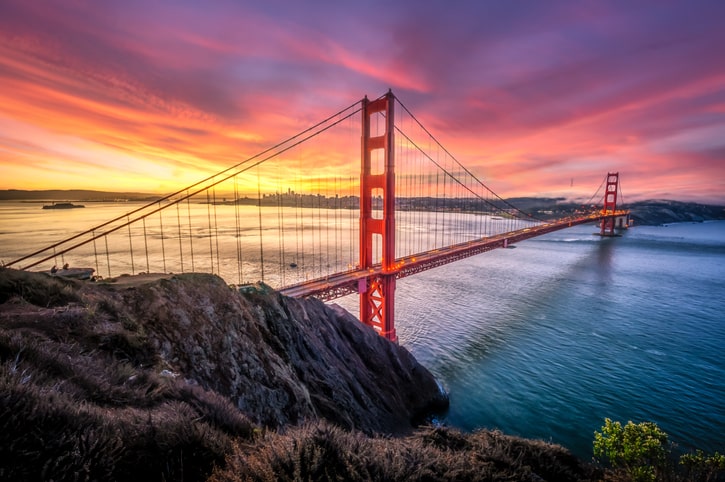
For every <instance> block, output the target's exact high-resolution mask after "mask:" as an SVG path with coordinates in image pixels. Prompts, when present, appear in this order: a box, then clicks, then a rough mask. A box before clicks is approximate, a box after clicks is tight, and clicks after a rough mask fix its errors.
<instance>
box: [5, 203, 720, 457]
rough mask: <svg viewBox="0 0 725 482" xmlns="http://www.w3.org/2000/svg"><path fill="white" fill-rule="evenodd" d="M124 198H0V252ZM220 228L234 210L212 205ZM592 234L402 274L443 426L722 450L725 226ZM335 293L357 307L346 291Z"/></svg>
mask: <svg viewBox="0 0 725 482" xmlns="http://www.w3.org/2000/svg"><path fill="white" fill-rule="evenodd" d="M128 209H130V208H129V205H125V204H119V205H113V204H89V205H88V206H87V207H86V208H85V209H78V210H71V211H70V212H53V211H48V210H42V209H41V208H40V206H39V205H37V204H21V203H0V261H8V260H9V259H13V258H14V257H18V256H20V255H23V254H27V253H28V252H29V251H32V250H34V249H37V248H40V247H43V246H47V245H48V244H51V243H53V242H55V241H58V240H59V239H60V238H62V237H64V236H67V235H69V234H72V233H73V232H78V231H81V230H82V229H84V228H87V227H90V226H93V225H95V224H98V223H100V222H102V221H104V220H108V219H110V218H112V217H113V216H116V215H118V214H119V213H123V212H125V210H128ZM205 209H206V208H205V207H204V209H203V210H205ZM172 214H175V213H172ZM290 217H291V219H293V220H294V219H295V216H294V215H291V216H290ZM318 217H319V216H318ZM330 218H331V219H334V218H335V213H333V214H331V216H330ZM253 219H254V220H256V219H257V218H256V214H255V216H254V217H253ZM170 222H173V216H172V219H171V220H170ZM254 222H256V221H254ZM225 223H227V224H230V225H231V226H233V225H234V219H233V218H230V219H226V220H225V219H223V218H222V217H221V213H220V224H221V225H222V226H226V224H225ZM172 224H173V223H172ZM252 224H253V223H252ZM594 231H596V228H595V227H593V226H579V227H574V228H569V229H566V230H563V231H559V232H556V233H551V234H548V235H546V236H542V237H539V238H534V239H530V240H527V241H524V242H521V243H519V244H518V245H517V246H516V248H515V249H498V250H494V251H491V252H488V253H485V254H482V255H479V256H474V257H472V258H468V259H465V260H462V261H459V262H456V263H452V264H449V265H446V266H442V267H439V268H436V269H433V270H430V271H425V272H423V273H420V274H417V275H415V276H412V277H409V278H404V279H402V280H400V281H399V282H398V286H397V293H396V327H397V333H398V337H399V340H400V343H401V344H402V345H403V346H405V347H406V348H408V349H409V350H410V351H411V352H412V353H413V354H414V355H415V356H416V358H418V360H419V361H420V362H421V363H423V364H424V365H425V366H427V367H428V368H429V369H430V370H431V371H432V372H433V373H434V374H435V375H436V376H437V377H438V378H439V379H440V381H441V382H442V383H443V385H444V386H445V387H446V389H447V390H448V391H449V392H450V396H451V406H450V410H449V412H448V413H447V414H446V416H445V417H444V418H443V419H442V422H443V423H446V424H448V425H451V426H455V427H459V428H461V429H463V430H475V429H478V428H498V429H501V430H503V431H504V432H506V433H510V434H515V435H520V436H524V437H533V438H540V439H543V440H547V441H553V442H556V443H560V444H562V445H564V446H566V447H568V448H570V449H571V450H572V451H573V452H574V453H575V454H577V455H579V456H580V457H583V458H589V457H591V452H592V449H591V446H592V440H593V433H594V431H595V430H597V429H599V428H600V427H601V426H602V425H603V421H604V418H605V417H609V418H612V419H615V420H620V421H622V422H626V421H627V420H632V421H635V422H640V421H654V422H657V423H658V424H659V425H660V427H661V428H662V429H663V430H665V431H666V432H667V433H668V434H669V435H670V438H671V440H672V441H674V442H676V443H677V444H679V446H680V448H681V449H682V450H688V449H691V448H695V447H696V448H701V449H703V450H706V451H709V452H714V451H716V450H717V451H719V452H720V453H724V452H725V435H724V434H725V355H724V354H723V353H725V222H709V223H698V224H676V225H670V226H668V227H649V226H639V227H635V228H633V229H630V230H629V231H627V232H626V233H625V234H624V236H622V237H619V238H600V237H598V236H594V235H592V233H593V232H594ZM340 234H344V233H340ZM353 237H354V236H353ZM342 238H343V236H338V235H337V234H335V235H332V236H331V238H330V239H331V240H337V239H342ZM232 239H233V238H232ZM318 239H319V238H318ZM121 241H122V245H123V246H126V245H127V244H126V243H128V239H122V240H121ZM139 243H140V242H139ZM139 243H137V247H138V246H140V244H139ZM292 244H294V243H292ZM276 245H277V242H276V240H274V239H273V240H272V242H271V247H270V251H273V250H274V249H275V248H276ZM123 246H122V247H123ZM170 246H171V245H170ZM202 246H203V245H202ZM309 254H310V253H307V255H308V257H309ZM317 254H318V255H320V252H318V253H317ZM197 255H199V253H198V252H197ZM154 256H156V255H154ZM90 261H92V258H90ZM223 261H224V262H223V263H222V267H223V266H225V265H230V266H234V265H236V263H235V261H234V260H226V259H224V260H223ZM88 262H89V260H87V259H86V260H84V259H80V260H79V259H76V258H72V259H71V264H73V265H84V263H88ZM197 263H201V261H200V260H199V258H197ZM88 265H89V266H91V265H92V264H88ZM44 268H45V269H47V268H50V264H49V265H48V266H44ZM203 269H204V266H201V268H200V270H203ZM233 274H234V273H233ZM229 281H230V282H234V279H233V278H232V279H230V280H229ZM335 302H337V303H339V304H341V305H343V306H345V307H347V308H348V309H350V311H352V312H353V313H355V314H357V306H356V305H357V302H356V300H354V299H351V297H347V298H343V299H340V300H336V301H335Z"/></svg>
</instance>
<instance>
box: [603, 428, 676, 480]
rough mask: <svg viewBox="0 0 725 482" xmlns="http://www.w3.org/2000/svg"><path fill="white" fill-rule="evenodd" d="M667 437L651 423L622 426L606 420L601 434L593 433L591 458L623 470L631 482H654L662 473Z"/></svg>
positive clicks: (663, 472)
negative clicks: (592, 454)
mask: <svg viewBox="0 0 725 482" xmlns="http://www.w3.org/2000/svg"><path fill="white" fill-rule="evenodd" d="M668 453H669V451H668V442H667V434H666V433H665V432H663V431H662V430H661V429H660V428H659V427H658V426H657V424H656V423H654V422H641V423H637V424H635V423H632V422H631V421H630V422H627V425H625V426H622V424H621V423H620V422H613V421H612V420H610V419H608V418H606V419H604V426H603V427H602V431H601V432H594V456H595V457H597V458H600V459H606V460H608V461H609V463H610V464H611V465H612V467H615V468H622V469H624V470H625V471H626V472H627V473H628V474H629V476H630V477H631V478H632V480H635V481H647V482H649V481H655V480H658V477H659V479H661V478H662V477H660V475H662V474H665V473H666V464H667V455H668Z"/></svg>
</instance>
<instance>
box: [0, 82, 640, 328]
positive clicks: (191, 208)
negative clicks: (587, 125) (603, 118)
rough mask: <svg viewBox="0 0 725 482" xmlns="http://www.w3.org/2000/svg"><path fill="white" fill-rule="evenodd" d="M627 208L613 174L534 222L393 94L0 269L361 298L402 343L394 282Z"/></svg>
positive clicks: (618, 224)
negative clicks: (196, 277) (217, 279)
mask: <svg viewBox="0 0 725 482" xmlns="http://www.w3.org/2000/svg"><path fill="white" fill-rule="evenodd" d="M396 106H397V109H396ZM350 159H355V161H354V162H350ZM358 159H359V161H358ZM602 188H603V194H602V195H601V197H597V196H598V195H599V194H600V190H601V189H602ZM620 204H621V185H620V182H619V173H618V172H615V173H612V172H610V173H607V175H606V177H605V179H604V181H603V182H602V184H601V185H600V187H599V189H597V191H596V192H595V193H594V195H592V197H591V198H590V199H589V201H587V202H584V203H581V209H579V210H578V211H577V212H578V213H582V212H583V213H585V214H575V215H571V214H567V215H565V216H564V217H562V218H561V219H557V220H543V219H541V218H540V217H539V216H540V214H537V213H529V212H525V211H524V210H522V209H520V208H519V207H517V206H514V205H512V204H511V202H509V201H508V200H506V199H503V198H502V197H500V196H499V195H498V194H496V193H495V192H494V191H493V190H491V189H490V188H489V187H488V186H487V185H486V184H484V183H483V182H482V181H481V180H480V179H479V177H478V176H476V175H475V174H474V173H473V172H472V171H471V170H470V169H468V168H466V167H465V166H464V165H463V164H462V163H461V162H459V161H458V160H457V159H456V158H455V157H454V156H453V155H452V154H451V153H450V152H449V151H448V150H447V149H446V148H445V147H444V146H442V145H441V144H440V142H438V140H437V139H436V138H435V137H434V136H433V135H432V134H431V133H430V132H429V131H428V130H427V129H426V128H425V126H423V124H422V123H420V121H419V120H418V119H417V118H416V117H415V116H414V115H413V114H412V113H411V112H410V111H409V110H408V109H407V107H405V106H404V105H403V104H402V103H401V102H400V100H399V99H397V98H396V97H395V96H394V95H393V93H392V92H390V91H389V92H388V93H387V94H385V95H383V96H381V97H379V98H377V99H374V100H369V99H368V98H367V97H365V98H363V99H362V100H360V101H357V102H355V103H353V104H352V105H350V106H348V107H346V108H344V109H343V110H341V111H340V112H337V113H336V114H333V115H332V116H330V117H328V118H326V119H324V120H323V121H321V122H319V123H318V124H316V125H314V126H312V127H310V128H308V129H305V130H304V131H302V132H300V133H299V134H296V135H294V136H292V137H290V138H288V139H287V140H285V141H283V142H280V143H278V144H276V145H274V146H272V147H270V148H269V149H266V150H264V151H262V152H260V153H259V154H256V155H254V156H251V157H249V158H247V159H245V160H242V161H241V162H238V163H237V164H235V165H233V166H231V167H228V168H226V169H223V170H221V171H219V172H217V173H215V174H213V175H211V176H209V177H208V178H206V179H203V180H201V181H199V182H197V183H195V184H193V185H191V186H187V187H185V188H183V189H181V190H179V191H176V192H174V193H171V194H169V195H166V196H163V197H161V198H160V199H157V200H154V201H152V202H149V203H148V204H146V205H144V206H141V207H138V208H136V209H133V210H131V211H129V212H124V213H122V214H118V213H117V215H116V216H115V217H113V218H112V219H111V220H109V221H106V222H103V223H101V224H97V225H95V226H93V227H91V228H88V229H85V230H83V231H82V232H79V233H77V234H73V235H71V236H69V237H67V238H66V239H63V240H61V241H59V242H56V243H53V244H52V245H50V246H44V247H42V248H40V249H37V248H39V247H37V246H35V247H33V246H32V240H28V251H30V253H29V254H24V255H23V256H19V257H18V258H16V259H15V260H14V261H11V262H9V263H7V264H6V265H5V266H15V267H17V268H21V269H31V268H35V269H44V270H46V271H49V272H50V271H51V270H50V269H49V268H50V266H48V265H52V264H55V265H56V266H63V265H65V264H66V263H67V259H68V258H73V264H74V265H75V266H78V265H79V264H80V263H84V264H85V263H87V265H88V266H93V268H90V267H89V268H87V269H88V270H89V271H91V272H95V273H96V276H98V277H100V275H103V276H107V277H108V278H113V277H117V276H119V275H122V274H131V275H133V274H137V273H184V272H211V273H213V274H218V275H219V276H222V277H223V278H224V279H225V280H227V281H228V282H229V283H230V284H236V285H244V284H247V283H253V282H256V281H263V282H265V283H268V284H270V285H272V287H273V288H275V289H278V290H280V291H281V292H282V293H284V294H286V295H289V296H297V297H308V296H315V297H318V298H321V299H323V300H330V299H333V298H336V297H339V296H344V295H349V294H358V295H359V297H360V298H359V299H360V321H362V322H363V323H365V324H367V325H369V326H372V327H373V328H374V329H375V330H376V331H377V332H378V333H379V334H380V335H382V336H384V337H386V338H388V339H390V340H396V339H397V336H396V334H395V322H394V320H395V305H394V298H395V282H396V280H397V279H399V278H403V277H406V276H411V275H414V274H416V273H419V272H421V271H425V270H428V269H432V268H435V267H437V266H441V265H444V264H447V263H451V262H454V261H458V260H461V259H464V258H467V257H470V256H474V255H477V254H480V253H484V252H486V251H490V250H492V249H496V248H506V247H508V246H511V245H513V244H515V243H517V242H520V241H523V240H526V239H529V238H532V237H535V236H541V235H543V234H546V233H549V232H553V231H557V230H560V229H565V228H568V227H571V226H576V225H579V224H584V223H599V226H600V232H599V234H601V235H603V236H613V235H615V230H616V229H617V228H623V227H626V226H627V225H628V218H629V211H627V210H626V209H622V207H621V206H620ZM84 211H90V210H84Z"/></svg>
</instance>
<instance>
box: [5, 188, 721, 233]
mask: <svg viewBox="0 0 725 482" xmlns="http://www.w3.org/2000/svg"><path fill="white" fill-rule="evenodd" d="M160 197H161V195H159V194H149V193H140V192H108V191H91V190H84V189H67V190H63V189H51V190H42V191H27V190H20V189H6V190H0V201H36V202H41V201H85V202H93V201H96V202H102V201H115V200H128V201H154V200H156V199H159V198H160ZM266 199H268V200H271V201H273V199H272V198H271V197H268V198H266ZM333 199H334V198H333ZM351 199H353V200H357V196H351ZM420 199H422V198H420ZM426 199H428V200H430V199H429V198H426ZM246 201H247V203H249V204H255V205H256V203H257V200H256V199H252V198H249V199H246ZM271 201H270V202H271ZM239 202H241V201H239ZM264 202H265V201H263V203H264ZM317 202H318V203H319V200H317ZM431 202H432V201H431ZM442 202H444V203H445V202H448V203H454V199H452V198H448V199H447V200H444V201H442ZM492 203H493V204H495V205H497V206H498V207H499V208H500V209H509V208H510V207H511V206H515V207H517V208H518V209H520V210H521V211H523V212H526V213H531V214H533V215H534V217H536V218H538V219H554V218H561V217H564V216H570V215H572V214H574V213H575V212H577V211H580V210H581V209H582V208H583V206H582V205H581V204H580V203H575V202H572V201H569V200H567V199H565V198H543V197H517V198H509V199H506V200H505V201H498V200H494V201H492ZM454 204H455V203H454ZM273 205H275V206H276V205H277V202H276V201H274V204H273ZM436 207H437V208H440V207H442V205H439V204H438V202H436ZM623 207H626V208H628V209H631V210H632V218H633V219H634V225H635V226H641V225H659V224H667V223H682V222H701V221H709V220H725V206H717V205H711V204H698V203H693V202H682V201H670V200H663V199H653V200H647V201H637V202H634V203H627V204H626V205H625V206H623ZM417 209H426V204H425V203H422V204H417Z"/></svg>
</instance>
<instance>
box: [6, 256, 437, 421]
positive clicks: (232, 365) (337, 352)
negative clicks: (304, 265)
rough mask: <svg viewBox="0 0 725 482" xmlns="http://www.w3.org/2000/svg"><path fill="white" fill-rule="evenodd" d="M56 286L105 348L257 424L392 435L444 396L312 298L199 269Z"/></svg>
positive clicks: (404, 359) (368, 333)
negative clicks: (229, 281) (320, 421)
mask: <svg viewBox="0 0 725 482" xmlns="http://www.w3.org/2000/svg"><path fill="white" fill-rule="evenodd" d="M2 275H3V276H4V277H13V276H14V277H16V278H18V280H16V282H17V283H18V285H16V286H15V287H14V288H13V289H14V290H15V291H17V292H22V291H25V292H28V291H29V289H28V288H27V287H26V289H25V290H23V289H22V288H21V287H20V285H22V284H28V285H29V284H32V283H33V279H34V278H35V276H31V275H30V274H29V273H22V274H20V273H18V272H14V271H12V270H2ZM37 276H41V275H37ZM19 277H21V278H22V279H23V281H21V280H20V278H19ZM5 281H6V282H7V280H5ZM6 286H7V285H6ZM3 289H5V288H3ZM59 292H61V293H64V296H65V297H66V298H65V299H67V300H73V299H77V300H80V302H81V304H82V305H84V306H85V308H81V307H79V306H78V304H79V303H77V302H76V303H71V305H75V306H74V307H68V309H73V310H76V311H79V313H77V315H78V316H81V317H83V318H84V319H86V320H87V321H86V322H87V323H90V324H94V325H95V326H94V330H95V331H96V332H98V333H99V334H100V332H104V335H102V336H101V339H109V338H108V337H109V336H111V334H113V336H111V338H112V339H113V340H115V341H114V344H115V345H117V346H115V348H114V350H115V352H116V355H117V356H121V357H126V358H129V359H132V361H136V362H138V361H141V362H145V363H151V364H153V365H155V367H156V370H157V371H158V372H161V370H163V369H165V370H167V372H165V373H167V374H169V375H171V374H174V375H178V377H179V378H183V379H185V380H186V381H187V383H190V384H198V385H200V386H201V387H203V388H205V389H209V390H213V391H215V392H217V393H220V394H222V395H224V396H227V397H229V399H230V400H231V401H232V402H233V403H234V404H235V405H236V406H237V407H238V408H239V409H240V410H241V411H242V412H243V413H244V414H245V415H246V416H248V417H249V418H250V419H252V420H253V421H255V422H257V423H260V424H262V425H265V426H269V427H278V426H281V425H287V424H296V423H299V422H301V421H303V420H306V419H316V418H325V419H327V420H329V421H331V422H333V423H335V424H337V425H339V426H341V427H344V428H355V429H358V430H362V431H365V432H368V433H372V432H382V433H395V432H402V431H405V430H408V429H410V428H411V427H412V421H413V420H414V419H417V418H418V417H420V416H421V415H423V414H424V413H426V412H427V411H429V410H431V409H441V408H443V407H445V406H446V404H447V399H446V397H445V396H444V395H442V394H441V393H440V391H439V388H438V385H437V383H436V381H435V380H434V378H433V376H432V375H431V374H430V373H429V372H428V370H426V369H425V368H424V367H422V366H421V365H420V364H418V363H417V362H416V360H415V359H414V358H413V357H412V355H411V354H410V353H409V352H408V351H407V350H405V349H404V348H402V347H399V346H397V345H395V344H392V343H390V342H388V341H387V340H385V339H383V338H382V337H380V336H378V335H376V334H375V332H374V331H373V330H372V329H371V328H369V327H366V326H364V325H362V324H361V323H359V322H358V321H357V320H356V319H355V318H354V317H353V316H352V315H350V314H349V313H347V312H345V311H344V310H342V309H335V308H332V307H329V306H326V305H324V304H323V303H321V302H319V301H317V300H296V299H292V298H287V297H283V296H281V295H280V294H278V293H276V292H274V291H272V290H270V289H268V288H266V287H264V286H263V285H260V286H258V287H256V289H252V290H249V292H248V293H246V294H240V293H239V292H237V291H234V290H232V289H230V288H229V287H228V286H227V285H226V284H225V283H224V281H222V280H221V279H220V278H218V277H216V276H212V275H204V274H185V275H178V276H173V277H171V278H169V279H161V280H156V281H152V282H147V283H130V284H124V285H119V286H114V285H113V284H107V285H106V284H90V283H85V284H82V283H69V282H66V284H65V287H63V288H62V289H60V290H59ZM48 296H50V294H48ZM3 298H6V297H5V296H4V297H3ZM0 301H3V300H0ZM40 302H42V301H40ZM57 304H60V305H64V300H63V299H60V301H58V302H57ZM89 310H91V311H92V312H93V316H89V313H88V311H89ZM119 340H126V341H124V342H123V343H118V342H119ZM126 345H129V347H128V348H127V349H125V350H124V348H123V347H125V346H126ZM136 345H138V346H136ZM119 346H120V348H119ZM124 351H125V352H124ZM171 376H173V375H171Z"/></svg>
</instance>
